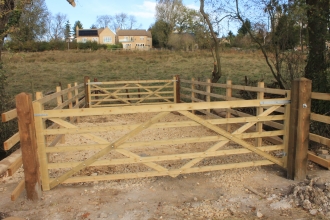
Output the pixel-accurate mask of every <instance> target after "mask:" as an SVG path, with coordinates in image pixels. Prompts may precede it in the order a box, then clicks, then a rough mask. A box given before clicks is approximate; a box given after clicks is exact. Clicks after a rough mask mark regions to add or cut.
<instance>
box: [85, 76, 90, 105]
mask: <svg viewBox="0 0 330 220" xmlns="http://www.w3.org/2000/svg"><path fill="white" fill-rule="evenodd" d="M88 80H89V76H85V77H84V86H85V108H89V95H88V94H89V91H88Z"/></svg>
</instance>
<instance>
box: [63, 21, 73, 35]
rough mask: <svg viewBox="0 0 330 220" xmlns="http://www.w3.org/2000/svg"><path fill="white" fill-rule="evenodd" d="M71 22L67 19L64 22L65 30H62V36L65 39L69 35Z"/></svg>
mask: <svg viewBox="0 0 330 220" xmlns="http://www.w3.org/2000/svg"><path fill="white" fill-rule="evenodd" d="M71 33H72V32H71V24H70V21H69V20H67V21H66V23H65V30H64V37H65V39H68V38H69V37H71Z"/></svg>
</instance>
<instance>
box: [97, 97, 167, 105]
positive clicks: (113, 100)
mask: <svg viewBox="0 0 330 220" xmlns="http://www.w3.org/2000/svg"><path fill="white" fill-rule="evenodd" d="M172 98H173V96H157V97H148V98H143V97H141V98H119V99H101V100H99V99H94V100H92V101H91V102H92V103H93V102H100V103H101V102H116V101H136V100H140V101H139V102H136V103H132V104H139V103H141V102H142V101H144V100H159V99H172ZM168 101H169V100H168Z"/></svg>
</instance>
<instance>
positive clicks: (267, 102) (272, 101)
mask: <svg viewBox="0 0 330 220" xmlns="http://www.w3.org/2000/svg"><path fill="white" fill-rule="evenodd" d="M290 103H291V101H290V100H267V101H260V105H286V104H290Z"/></svg>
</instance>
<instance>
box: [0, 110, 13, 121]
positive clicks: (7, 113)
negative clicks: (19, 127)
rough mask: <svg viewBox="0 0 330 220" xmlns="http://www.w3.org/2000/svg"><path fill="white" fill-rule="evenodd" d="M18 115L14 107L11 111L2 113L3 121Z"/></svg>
mask: <svg viewBox="0 0 330 220" xmlns="http://www.w3.org/2000/svg"><path fill="white" fill-rule="evenodd" d="M16 117H17V111H16V109H12V110H10V111H7V112H4V113H2V114H1V118H2V122H7V121H10V120H12V119H14V118H16Z"/></svg>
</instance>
